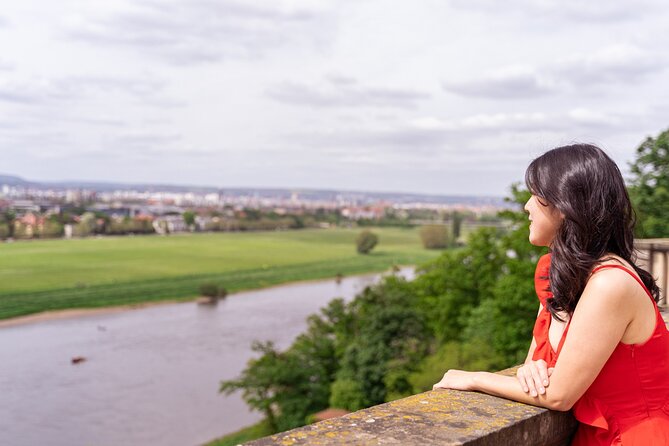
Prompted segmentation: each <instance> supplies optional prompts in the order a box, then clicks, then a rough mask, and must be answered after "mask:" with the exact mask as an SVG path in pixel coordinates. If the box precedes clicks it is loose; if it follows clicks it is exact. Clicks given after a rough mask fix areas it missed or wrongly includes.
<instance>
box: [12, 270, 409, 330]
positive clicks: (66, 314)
mask: <svg viewBox="0 0 669 446" xmlns="http://www.w3.org/2000/svg"><path fill="white" fill-rule="evenodd" d="M413 266H414V265H396V264H393V265H392V266H391V268H388V269H386V270H382V271H364V272H362V273H359V274H351V275H348V276H343V275H341V276H339V277H337V276H331V277H325V278H323V277H319V278H312V279H304V280H296V281H292V282H285V283H279V284H275V285H269V286H266V287H262V288H248V289H242V290H238V291H237V292H236V293H234V295H238V294H243V293H244V292H251V291H256V290H258V289H262V290H271V289H280V288H281V287H289V286H293V285H300V284H309V283H317V282H321V281H323V280H324V279H329V278H331V279H343V278H344V277H355V276H362V275H366V274H370V273H382V272H384V271H391V270H392V268H394V267H399V268H412V267H413ZM228 297H231V295H230V296H227V297H226V298H228ZM200 298H201V296H192V297H189V298H187V299H180V300H174V299H172V300H161V301H158V302H144V303H137V304H126V305H118V306H109V307H101V308H73V309H67V310H51V311H43V312H40V313H34V314H29V315H26V316H17V317H12V318H8V319H0V329H2V328H6V327H15V326H17V325H27V324H34V323H39V322H48V321H54V320H62V319H79V318H83V317H87V316H99V315H105V314H114V313H121V312H125V311H132V310H140V309H144V308H150V307H155V306H162V305H175V304H188V303H193V302H197V300H198V299H200ZM222 300H223V299H222Z"/></svg>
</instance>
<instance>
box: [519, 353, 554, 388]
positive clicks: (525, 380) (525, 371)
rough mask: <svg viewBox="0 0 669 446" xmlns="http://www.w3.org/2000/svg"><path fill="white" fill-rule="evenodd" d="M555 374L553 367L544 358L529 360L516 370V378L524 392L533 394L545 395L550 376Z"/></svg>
mask: <svg viewBox="0 0 669 446" xmlns="http://www.w3.org/2000/svg"><path fill="white" fill-rule="evenodd" d="M552 374H553V368H552V367H551V368H548V364H546V361H544V360H543V359H540V360H538V361H527V362H526V363H525V364H523V365H522V366H521V367H519V368H518V371H517V372H516V378H517V379H518V383H520V387H521V388H522V389H523V392H525V393H529V394H530V395H532V396H538V395H543V394H544V393H546V387H548V385H549V384H550V381H549V377H550V376H551V375H552Z"/></svg>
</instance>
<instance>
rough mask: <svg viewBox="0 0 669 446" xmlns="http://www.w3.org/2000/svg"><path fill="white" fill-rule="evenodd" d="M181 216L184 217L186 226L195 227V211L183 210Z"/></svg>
mask: <svg viewBox="0 0 669 446" xmlns="http://www.w3.org/2000/svg"><path fill="white" fill-rule="evenodd" d="M182 217H183V219H184V223H185V224H186V226H188V228H189V229H193V228H194V227H195V212H193V211H184V213H183V214H182Z"/></svg>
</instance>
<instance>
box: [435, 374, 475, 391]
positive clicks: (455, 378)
mask: <svg viewBox="0 0 669 446" xmlns="http://www.w3.org/2000/svg"><path fill="white" fill-rule="evenodd" d="M475 373H476V372H465V371H463V370H449V371H448V372H446V373H444V377H443V378H441V381H439V382H438V383H437V384H435V385H433V386H432V390H435V389H454V390H474V375H475Z"/></svg>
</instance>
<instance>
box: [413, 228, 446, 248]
mask: <svg viewBox="0 0 669 446" xmlns="http://www.w3.org/2000/svg"><path fill="white" fill-rule="evenodd" d="M420 239H421V241H422V242H423V247H424V248H425V249H444V248H447V247H448V246H449V245H450V244H451V240H450V234H449V233H448V228H447V227H446V226H445V225H425V226H423V227H422V228H420Z"/></svg>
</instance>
